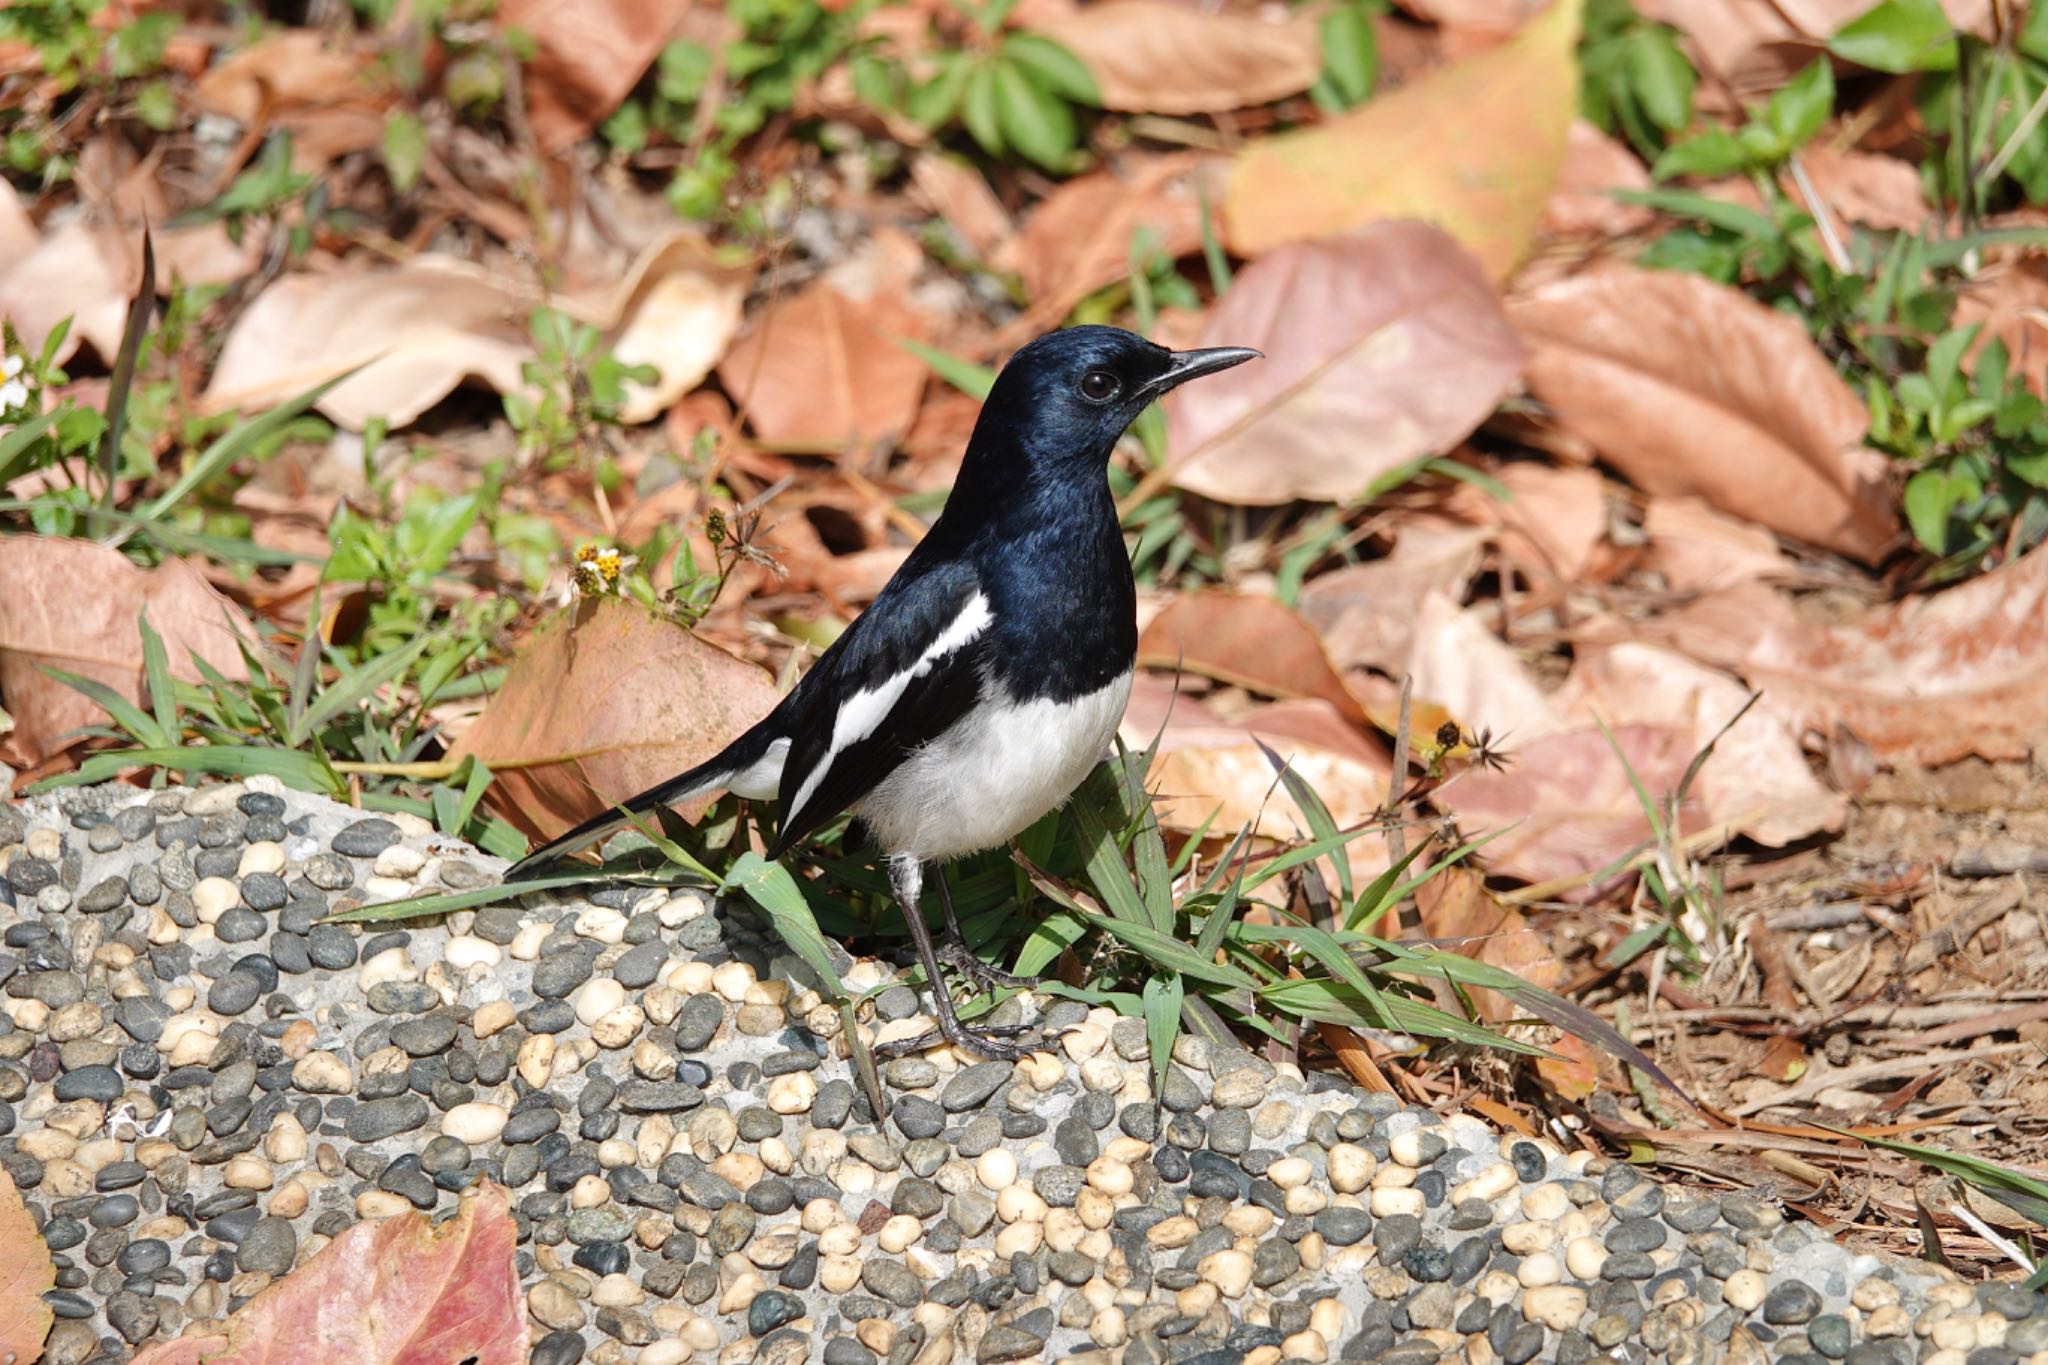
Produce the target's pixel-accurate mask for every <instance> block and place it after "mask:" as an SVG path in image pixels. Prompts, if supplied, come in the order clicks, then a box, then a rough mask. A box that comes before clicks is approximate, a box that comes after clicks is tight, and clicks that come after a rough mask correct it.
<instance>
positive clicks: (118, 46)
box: [0, 0, 179, 184]
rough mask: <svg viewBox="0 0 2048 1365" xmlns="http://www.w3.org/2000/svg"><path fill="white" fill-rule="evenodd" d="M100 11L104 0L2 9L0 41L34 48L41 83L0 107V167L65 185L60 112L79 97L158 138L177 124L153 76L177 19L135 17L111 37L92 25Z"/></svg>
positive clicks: (158, 14) (24, 2) (66, 158)
mask: <svg viewBox="0 0 2048 1365" xmlns="http://www.w3.org/2000/svg"><path fill="white" fill-rule="evenodd" d="M105 8H106V0H15V3H11V4H8V5H5V6H0V42H9V43H22V44H26V45H27V46H29V47H32V48H34V49H35V52H36V56H37V58H38V63H39V64H38V74H39V75H40V76H41V78H42V80H43V82H45V83H46V84H45V88H44V89H43V90H42V91H39V92H38V93H37V94H36V95H34V96H32V97H31V98H29V99H27V100H21V101H7V102H5V103H0V165H4V166H5V167H6V168H7V169H9V170H13V171H16V172H18V173H21V174H26V175H33V176H36V177H38V178H39V179H41V180H42V181H43V182H44V183H46V184H47V183H54V182H56V181H59V180H63V179H66V178H68V177H69V176H70V174H71V170H72V162H71V156H70V153H69V148H68V145H67V143H66V135H65V134H64V133H63V131H62V128H63V124H64V122H65V119H64V118H63V117H62V113H63V112H64V110H63V106H65V105H67V104H68V103H69V102H71V101H73V100H75V99H76V98H77V92H79V91H81V90H84V91H89V92H92V93H93V94H94V95H96V96H97V97H99V98H100V99H101V101H102V102H103V104H104V106H105V107H106V108H107V109H108V111H109V112H110V113H111V114H113V115H114V116H115V117H119V116H121V115H123V114H133V115H134V116H135V117H136V118H137V119H138V120H139V121H141V122H142V123H143V124H145V125H146V126H148V127H150V128H153V129H156V130H157V131H159V132H161V131H164V130H165V129H168V128H170V127H171V126H173V125H174V124H175V123H176V121H177V107H176V101H175V99H174V98H173V96H172V94H171V89H170V86H169V85H168V84H167V83H166V82H165V81H163V80H162V79H159V78H158V73H159V72H160V71H161V70H162V69H163V60H164V52H165V49H166V47H167V46H168V45H169V43H170V39H171V35H172V34H173V33H175V32H176V31H177V28H178V22H179V20H178V16H177V15H176V14H175V13H173V12H171V11H169V10H155V11H151V12H148V13H144V14H139V15H136V16H135V17H134V18H131V19H129V20H128V21H126V22H125V23H123V24H121V25H120V26H118V27H116V28H115V29H114V30H113V32H112V34H111V35H109V34H108V33H106V32H104V31H103V30H102V28H101V26H100V25H99V24H98V22H97V21H96V16H97V15H98V14H99V13H100V12H101V11H102V10H104V9H105ZM48 95H54V97H55V98H54V102H53V101H52V100H51V99H49V98H46V96H48ZM124 96H127V97H128V98H127V99H126V100H125V101H124V99H123V97H124Z"/></svg>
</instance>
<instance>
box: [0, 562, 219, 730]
mask: <svg viewBox="0 0 2048 1365" xmlns="http://www.w3.org/2000/svg"><path fill="white" fill-rule="evenodd" d="M0 583H4V584H6V585H7V590H6V591H5V592H0V701H4V703H5V705H6V707H7V710H8V711H9V712H10V713H11V714H12V715H13V717H14V732H13V733H12V734H10V735H7V736H6V737H5V738H4V739H0V761H5V762H8V763H11V764H14V765H15V766H17V767H23V768H32V767H35V766H36V765H37V764H39V763H41V762H42V761H43V760H44V759H46V758H49V757H50V756H51V755H52V754H56V753H59V752H61V751H62V750H64V749H65V748H67V747H69V746H70V745H71V744H72V743H74V742H75V740H73V739H71V738H68V737H67V736H69V735H70V734H71V732H72V731H75V730H77V729H79V728H80V727H81V726H87V725H104V724H106V723H107V721H108V716H107V713H106V712H105V711H103V710H101V709H100V706H99V704H98V703H97V702H95V701H93V700H91V699H90V698H88V697H86V696H85V695H84V694H82V693H79V692H75V691H73V690H72V689H71V688H69V687H67V686H65V685H64V684H63V683H61V682H59V681H57V680H56V679H55V678H52V677H50V676H49V675H48V674H47V673H45V672H44V671H43V670H44V669H45V668H57V669H62V670H63V671H65V672H67V673H77V674H80V675H81V676H84V677H87V678H91V679H93V680H95V681H97V682H102V683H105V684H106V685H107V686H109V687H111V688H113V689H114V690H115V691H117V692H119V693H120V694H121V695H123V696H124V697H126V698H128V699H129V700H130V701H133V702H136V703H138V704H140V703H141V702H142V700H143V662H142V631H141V629H140V628H139V626H138V625H137V621H138V619H139V618H140V616H141V614H142V612H143V610H144V609H145V608H147V609H148V611H149V624H150V627H151V628H152V629H153V630H155V631H156V633H157V634H158V635H160V636H162V637H163V641H164V648H165V650H166V651H167V652H168V653H169V656H170V664H171V672H172V673H174V674H175V675H176V676H178V677H180V678H183V679H185V680H186V681H188V682H196V681H198V680H199V679H200V677H201V676H202V675H201V674H200V672H199V670H198V669H196V668H195V667H194V666H193V664H192V657H191V656H192V655H193V654H194V653H196V654H198V655H199V657H200V658H202V659H204V660H206V662H207V663H208V664H210V665H212V666H213V667H214V668H217V669H219V670H220V671H221V672H222V673H223V674H225V675H227V676H228V677H231V678H241V677H246V676H248V670H247V668H246V667H245V666H244V664H243V662H242V654H241V650H240V648H239V646H238V644H237V640H238V639H248V640H251V641H253V640H255V638H256V631H255V627H254V626H253V625H252V624H251V623H250V622H249V620H248V618H247V617H245V616H244V615H243V614H242V613H241V611H240V610H238V609H237V608H236V607H235V605H234V604H233V603H231V602H229V601H228V600H227V599H226V598H225V597H222V596H221V595H220V594H219V593H217V592H215V591H214V590H213V589H212V588H211V587H209V586H208V585H207V582H206V579H205V577H204V576H203V575H202V574H201V573H200V572H199V570H197V569H196V568H194V567H193V566H192V565H190V564H187V563H186V562H185V561H183V560H179V559H170V560H166V561H164V562H163V563H162V564H160V565H158V566H157V567H156V568H154V569H144V568H140V567H138V566H137V565H136V564H135V563H134V562H133V561H132V560H130V559H129V558H128V557H127V556H126V555H124V554H122V553H121V552H120V551H119V550H113V549H109V548H107V547H106V546H104V545H95V544H93V543H92V542H90V541H84V540H70V539H65V538H61V537H56V536H0Z"/></svg>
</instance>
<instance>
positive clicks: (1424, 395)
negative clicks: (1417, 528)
mask: <svg viewBox="0 0 2048 1365" xmlns="http://www.w3.org/2000/svg"><path fill="white" fill-rule="evenodd" d="M1202 344H1204V345H1230V346H1255V347H1258V348H1259V349H1261V350H1263V351H1264V352H1265V359H1264V360H1262V361H1260V362H1259V363H1258V364H1256V365H1246V366H1242V367H1240V368H1239V369H1238V370H1235V371H1232V372H1230V373H1228V374H1224V375H1219V376H1217V377H1216V378H1215V379H1214V381H1213V382H1211V383H1208V384H1197V385H1191V386H1189V387H1188V388H1185V389H1182V390H1181V391H1179V392H1178V393H1176V394H1174V395H1173V396H1172V397H1171V399H1169V401H1168V404H1167V445H1168V449H1169V451H1170V460H1171V462H1172V463H1171V468H1172V470H1173V479H1174V482H1176V483H1177V484H1179V485H1180V486H1181V487H1183V488H1187V489H1189V490H1191V491H1193V492H1196V493H1200V494H1201V495H1202V496H1204V497H1209V498H1216V499H1219V500H1221V501H1225V502H1235V503H1257V504H1271V503H1281V502H1289V501H1292V500H1294V499H1296V498H1307V499H1319V500H1333V501H1334V500H1342V499H1345V498H1350V497H1354V496H1356V495H1357V494H1359V493H1361V492H1363V491H1365V489H1366V488H1367V487H1368V486H1369V485H1370V484H1371V483H1372V481H1373V480H1374V479H1375V478H1377V477H1378V476H1380V475H1382V474H1385V473H1387V472H1388V471H1389V470H1392V469H1395V468H1397V467H1398V466H1400V465H1403V464H1406V463H1408V462H1410V461H1412V460H1414V459H1416V458H1418V457H1420V456H1424V455H1432V454H1437V453H1439V452H1441V451H1444V450H1447V449H1449V448H1450V447H1451V446H1453V445H1455V444H1457V443H1458V442H1459V441H1461V440H1463V439H1464V438H1465V437H1466V436H1467V435H1469V434H1471V432H1472V430H1473V429H1474V428H1475V427H1477V426H1478V425H1479V423H1480V422H1481V421H1483V420H1485V418H1486V416H1487V414H1488V413H1490V412H1492V411H1493V409H1494V405H1495V404H1497V403H1498V402H1499V401H1500V399H1501V397H1502V395H1503V394H1505V393H1506V392H1507V391H1508V390H1509V389H1510V388H1511V387H1512V386H1513V385H1514V383H1515V381H1516V379H1518V378H1519V377H1520V375H1521V370H1522V363H1523V360H1524V358H1525V354H1524V351H1523V348H1522V345H1521V343H1520V342H1519V341H1517V340H1516V338H1515V335H1514V332H1513V329H1512V328H1510V327H1509V326H1508V323H1507V320H1506V318H1505V316H1504V315H1503V314H1502V313H1501V309H1500V304H1499V301H1498V300H1497V299H1496V298H1495V297H1494V293H1493V289H1492V286H1490V285H1489V284H1488V283H1487V282H1486V278H1485V276H1484V275H1483V274H1481V273H1480V270H1479V268H1478V265H1477V263H1476V262H1475V261H1473V259H1472V258H1471V257H1470V256H1469V255H1467V254H1466V253H1465V252H1464V251H1463V250H1462V249H1460V247H1459V246H1458V244H1457V243H1456V242H1454V241H1452V240H1451V238H1449V237H1448V236H1446V235H1445V234H1444V233H1442V232H1440V231H1438V230H1437V229H1436V228H1433V227H1430V226H1429V225H1428V224H1426V223H1418V222H1412V221H1400V222H1387V223H1374V224H1372V225H1371V226H1369V227H1366V228H1364V229H1363V230H1361V231H1359V232H1356V233H1353V234H1351V235H1350V236H1348V237H1344V238H1341V239H1338V240H1335V241H1329V242H1304V243H1300V244H1297V245H1294V246H1289V247H1284V248H1282V249H1280V250H1278V251H1275V252H1273V253H1272V254H1270V255H1268V256H1267V257H1265V258H1264V259H1262V260H1258V261H1255V262H1253V263H1252V264H1251V265H1250V266H1249V267H1247V268H1246V269H1245V271H1244V273H1243V274H1241V275H1239V276H1238V278H1237V282H1236V283H1235V284H1234V285H1232V286H1231V290H1230V292H1229V293H1228V294H1226V295H1225V296H1224V297H1223V301H1222V302H1221V303H1219V304H1218V305H1217V306H1216V308H1215V309H1214V310H1213V312H1212V313H1211V314H1210V317H1209V321H1208V324H1207V326H1205V327H1204V328H1203V331H1202Z"/></svg>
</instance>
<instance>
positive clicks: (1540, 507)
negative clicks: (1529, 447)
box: [1448, 460, 1607, 583]
mask: <svg viewBox="0 0 2048 1365" xmlns="http://www.w3.org/2000/svg"><path fill="white" fill-rule="evenodd" d="M1493 477H1494V480H1495V482H1497V483H1499V484H1500V485H1501V486H1502V487H1503V488H1505V489H1507V491H1508V499H1507V501H1505V502H1503V501H1502V500H1501V499H1499V498H1498V497H1495V496H1494V494H1493V493H1492V492H1491V491H1490V490H1488V489H1482V488H1476V487H1473V486H1472V485H1470V484H1461V485H1459V486H1458V487H1457V488H1456V489H1455V490H1453V492H1452V494H1451V499H1450V502H1449V504H1448V510H1449V511H1450V512H1451V513H1452V514H1453V515H1455V516H1458V517H1461V518H1463V519H1465V520H1466V521H1470V522H1472V523H1473V524H1475V525H1478V526H1497V527H1499V528H1500V529H1499V532H1498V535H1499V539H1500V548H1501V553H1502V554H1504V555H1506V556H1507V557H1508V558H1509V559H1510V560H1512V561H1514V563H1515V564H1516V565H1517V566H1519V567H1520V568H1521V570H1522V572H1523V573H1525V574H1527V575H1528V576H1529V577H1531V578H1533V579H1538V580H1542V579H1556V580H1559V581H1561V582H1566V583H1570V582H1573V581H1574V580H1576V579H1577V578H1578V577H1579V575H1580V574H1581V573H1583V572H1584V571H1585V569H1586V566H1587V565H1588V563H1589V562H1590V561H1591V560H1592V558H1593V554H1594V551H1596V550H1597V549H1599V547H1600V542H1601V541H1602V539H1603V538H1604V537H1605V536H1606V534H1607V491H1606V489H1605V487H1604V486H1603V485H1602V484H1601V481H1600V475H1599V474H1598V473H1596V472H1595V471H1593V470H1591V469H1554V468H1552V467H1551V466H1549V465H1546V464H1538V463H1536V462H1534V461H1531V460H1517V461H1515V462H1514V463H1512V464H1508V465H1503V466H1502V467H1501V468H1499V469H1496V470H1494V471H1493Z"/></svg>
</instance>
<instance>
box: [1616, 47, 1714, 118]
mask: <svg viewBox="0 0 2048 1365" xmlns="http://www.w3.org/2000/svg"><path fill="white" fill-rule="evenodd" d="M1628 74H1629V81H1630V84H1631V86H1632V87H1633V89H1634V90H1635V95H1636V99H1637V101H1638V102H1639V103H1640V104H1641V105H1642V109H1643V113H1645V114H1646V115H1648V116H1649V119H1650V122H1652V123H1654V124H1656V125H1657V126H1658V127H1659V128H1662V129H1663V130H1664V131H1665V132H1667V133H1675V132H1677V131H1678V130H1679V129H1681V128H1683V127H1685V126H1686V125H1688V124H1690V123H1691V122H1692V97H1693V90H1694V88H1695V87H1696V86H1698V84H1699V73H1698V72H1696V71H1694V70H1693V69H1692V63H1691V62H1688V61H1687V60H1686V59H1685V54H1684V53H1683V52H1681V51H1679V49H1678V40H1677V38H1676V37H1675V36H1673V34H1672V32H1671V30H1669V29H1667V28H1664V27H1663V26H1661V25H1659V26H1656V27H1645V28H1640V29H1637V30H1636V31H1635V32H1634V33H1633V34H1631V35H1630V36H1629V40H1628Z"/></svg>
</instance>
